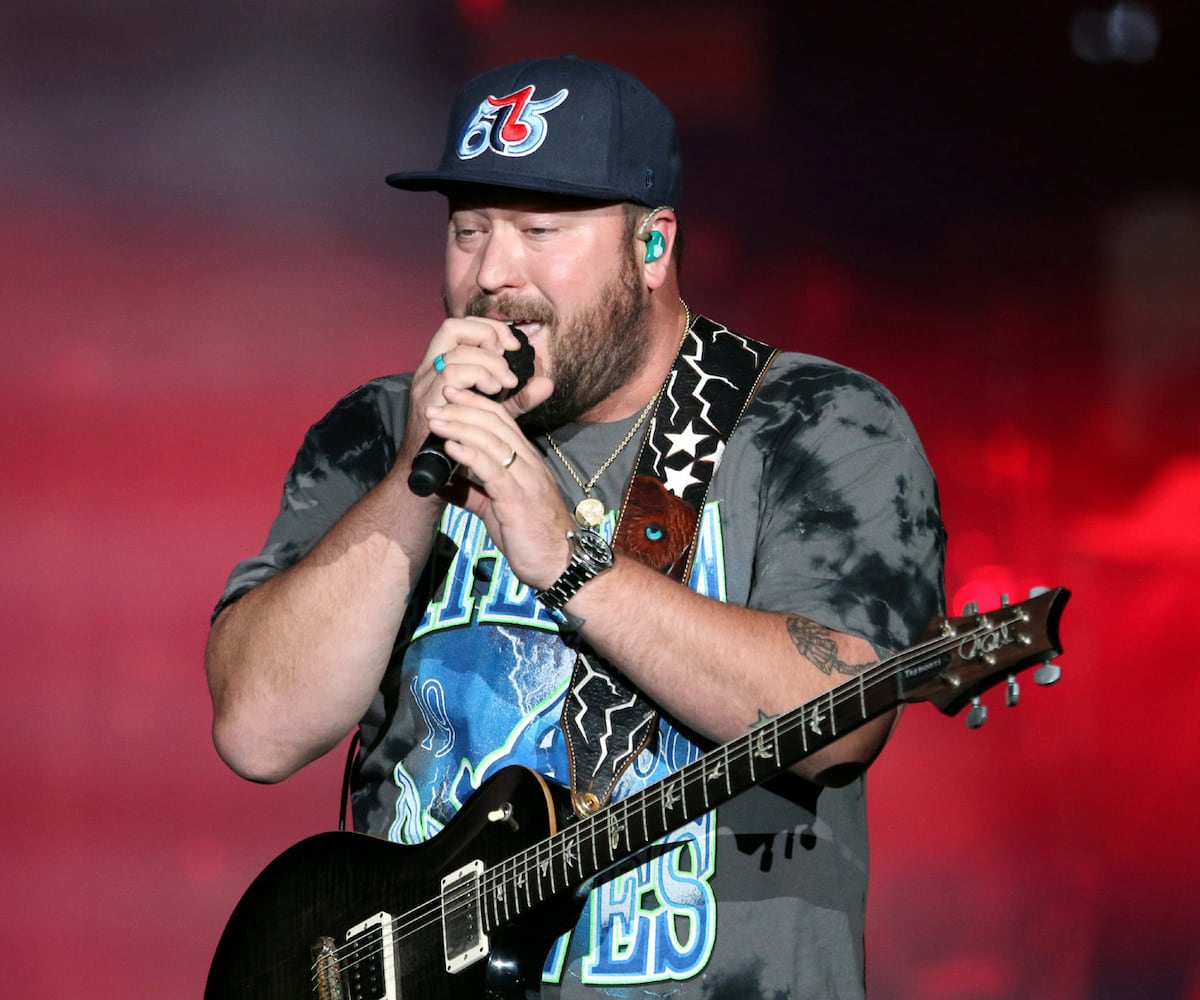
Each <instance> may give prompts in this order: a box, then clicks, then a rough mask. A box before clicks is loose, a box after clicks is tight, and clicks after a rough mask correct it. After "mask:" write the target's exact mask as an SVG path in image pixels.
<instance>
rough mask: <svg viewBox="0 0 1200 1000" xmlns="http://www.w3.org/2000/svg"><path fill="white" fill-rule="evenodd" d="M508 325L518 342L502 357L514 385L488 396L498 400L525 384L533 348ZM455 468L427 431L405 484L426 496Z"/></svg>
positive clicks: (441, 443) (437, 439)
mask: <svg viewBox="0 0 1200 1000" xmlns="http://www.w3.org/2000/svg"><path fill="white" fill-rule="evenodd" d="M508 328H509V329H510V330H512V332H513V333H514V334H516V336H517V340H519V341H520V342H521V346H520V347H518V348H516V349H515V350H512V351H505V352H504V360H505V361H507V362H508V367H509V370H510V371H511V372H512V373H513V374H514V375H516V376H517V385H516V388H514V389H509V390H506V391H501V392H498V393H496V394H495V395H494V396H489V397H488V398H489V399H494V400H496V402H498V403H502V402H503V401H504V400H506V399H508V397H509V396H511V395H513V394H514V393H518V392H520V391H521V390H522V389H524V388H525V383H526V382H528V381H529V380H530V379H531V378H532V377H533V356H534V355H533V348H532V347H530V346H529V338H528V337H526V336H525V334H524V333H523V332H522V331H521V330H519V329H518V328H517V325H516V324H515V323H509V324H508ZM456 468H458V466H457V465H456V464H455V463H454V462H452V461H450V459H449V458H447V457H446V442H445V441H444V440H443V439H442V438H440V437H438V436H437V435H436V434H430V435H429V437H427V438H426V439H425V443H424V444H423V445H421V450H420V451H418V452H417V454H416V456H415V457H414V458H413V463H412V471H411V472H409V474H408V488H409V489H410V490H412V491H413V492H414V493H415V494H416V495H417V496H419V497H427V496H429V495H430V494H431V493H434V492H436V491H437V490H440V489H441V488H442V487H443V486H445V485H446V483H447V482H449V481H450V477H451V476H452V475H454V470H455V469H456Z"/></svg>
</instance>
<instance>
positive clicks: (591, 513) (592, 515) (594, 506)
mask: <svg viewBox="0 0 1200 1000" xmlns="http://www.w3.org/2000/svg"><path fill="white" fill-rule="evenodd" d="M679 304H680V305H682V306H683V311H684V322H683V334H681V336H680V340H681V341H682V339H683V337H685V336H687V332H688V330H689V329H690V328H691V325H692V310H691V309H689V308H688V304H687V303H686V302H684V301H683V299H680V300H679ZM666 384H667V383H666V381H665V380H664V382H663V384H662V385H660V386H659V387H658V391H657V392H656V393H655V394H654V396H653V397H652V398H651V400H650V402H648V403H647V404H646V405H645V406H644V407H643V408H642V412H641V413H639V414H638V418H637V420H635V421H634V422H633V426H632V427H630V428H629V432H628V433H627V434H626V435H625V436H624V437H623V438H622V439H621V443H620V444H619V445H617V449H616V451H614V452H613V453H612V454H611V455H609V456H608V458H606V459H605V460H604V462H603V463H602V464H601V466H600V468H598V469H597V470H596V472H595V474H594V475H593V476H592V478H591V479H589V480H588V481H587V482H586V483H585V482H584V481H583V476H581V475H580V474H579V473H578V472H577V471H576V470H575V466H574V465H572V464H571V461H570V459H568V458H567V456H566V455H564V454H563V452H562V449H561V448H560V447H559V446H558V442H557V441H555V440H554V437H553V436H552V435H551V433H550V432H549V431H546V441H547V442H548V443H549V445H550V447H551V448H552V449H554V454H556V455H557V456H558V460H559V461H560V462H562V464H563V468H564V469H566V470H567V472H568V473H569V474H570V476H571V478H572V479H574V480H575V484H576V485H577V486H578V487H579V488H580V489H581V490H583V499H582V500H580V501H579V503H577V504H576V505H575V522H576V523H577V524H578V525H579V526H580V527H581V528H594V527H596V526H597V525H598V524H600V522H601V521H603V520H604V501H603V500H601V499H599V498H598V497H594V496H592V490H594V489H595V488H596V483H598V482H599V481H600V477H601V476H602V475H604V470H605V469H607V468H608V467H609V466H610V465H612V464H613V462H615V461H616V460H617V456H618V455H620V454H621V452H623V451H624V450H625V448H626V447H627V446H628V445H629V442H630V441H632V440H633V438H634V435H636V434H637V432H638V429H639V428H640V427H641V426H642V424H643V423H645V421H646V418H647V417H648V416H650V411H651V410H652V409H654V404H655V403H657V402H658V397H659V396H661V395H662V392H663V389H664V388H666Z"/></svg>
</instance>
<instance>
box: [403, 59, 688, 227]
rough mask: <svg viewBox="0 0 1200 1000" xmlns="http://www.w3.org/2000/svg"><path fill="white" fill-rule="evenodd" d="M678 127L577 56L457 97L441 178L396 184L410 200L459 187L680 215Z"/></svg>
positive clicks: (630, 85)
mask: <svg viewBox="0 0 1200 1000" xmlns="http://www.w3.org/2000/svg"><path fill="white" fill-rule="evenodd" d="M679 174H680V164H679V140H678V138H677V136H676V134H675V119H674V118H672V116H671V112H670V111H668V110H667V108H666V105H664V104H663V102H662V101H660V100H659V99H658V98H657V97H656V96H655V95H654V94H652V93H651V92H650V91H649V90H648V89H647V88H646V86H645V85H644V84H643V83H642V82H641V81H640V80H638V79H637V78H636V77H633V76H631V75H630V74H628V73H626V72H624V71H623V70H619V69H616V68H614V67H612V66H606V65H605V64H604V63H598V62H591V61H589V60H586V59H579V58H576V57H574V56H563V57H562V58H558V59H531V60H527V61H525V62H519V63H514V64H512V65H510V66H502V67H500V68H499V69H494V70H490V71H489V72H487V73H483V74H482V75H480V76H477V77H475V79H473V80H471V81H470V82H469V83H468V84H467V85H466V86H465V87H463V89H462V90H461V91H460V92H459V95H458V98H457V99H456V100H455V102H454V108H453V110H452V111H451V114H450V124H449V127H448V129H447V131H446V146H445V149H444V150H443V152H442V161H441V163H440V164H439V166H438V168H437V170H434V171H426V172H420V173H398V174H390V175H389V176H388V178H387V182H388V183H389V184H391V185H392V186H393V187H398V188H404V189H405V190H408V191H440V192H442V193H443V194H446V193H448V192H450V191H453V190H454V188H456V187H457V186H458V185H461V184H487V185H493V186H496V187H504V188H515V189H517V190H521V191H536V192H539V193H543V194H560V195H569V196H573V197H578V198H587V199H595V200H597V201H632V202H637V203H639V204H642V205H646V206H648V207H651V208H656V207H658V206H659V205H672V206H674V205H678V203H679V196H680V176H679Z"/></svg>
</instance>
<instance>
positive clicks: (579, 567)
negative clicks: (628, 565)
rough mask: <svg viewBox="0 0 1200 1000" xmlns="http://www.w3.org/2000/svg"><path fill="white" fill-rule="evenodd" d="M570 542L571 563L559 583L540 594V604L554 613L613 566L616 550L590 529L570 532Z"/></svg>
mask: <svg viewBox="0 0 1200 1000" xmlns="http://www.w3.org/2000/svg"><path fill="white" fill-rule="evenodd" d="M567 539H568V540H569V541H570V542H571V561H570V562H569V563H567V568H566V569H565V570H563V572H562V575H561V576H560V577H559V578H558V579H557V580H555V581H554V582H553V583H552V584H550V586H549V587H547V588H546V589H545V590H542V591H539V592H538V600H540V601H541V602H542V604H544V605H545V606H546V607H547V608H549V609H550V610H551V611H562V609H563V607H564V606H565V605H566V603H567V601H569V600H570V599H571V598H572V597H574V596H575V595H576V594H577V593H578V592H579V589H580V588H581V587H582V586H583V585H584V584H585V583H587V582H588V581H589V580H591V579H593V578H594V577H596V576H597V575H599V574H600V573H603V572H604V571H605V570H606V569H610V568H611V567H612V564H613V553H612V548H610V547H609V544H608V542H606V541H605V540H604V539H603V538H602V537H600V535H598V534H597V533H596V532H594V531H591V530H589V529H586V528H585V529H583V530H581V531H568V532H567Z"/></svg>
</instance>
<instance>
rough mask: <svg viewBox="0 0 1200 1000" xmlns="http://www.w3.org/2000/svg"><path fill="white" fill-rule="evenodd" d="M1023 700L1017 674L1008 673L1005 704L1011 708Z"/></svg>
mask: <svg viewBox="0 0 1200 1000" xmlns="http://www.w3.org/2000/svg"><path fill="white" fill-rule="evenodd" d="M1020 700H1021V685H1020V684H1018V683H1017V678H1016V675H1015V674H1009V675H1008V687H1007V688H1005V690H1004V704H1005V705H1007V706H1008V707H1009V708H1015V707H1016V704H1017V702H1018V701H1020Z"/></svg>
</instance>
